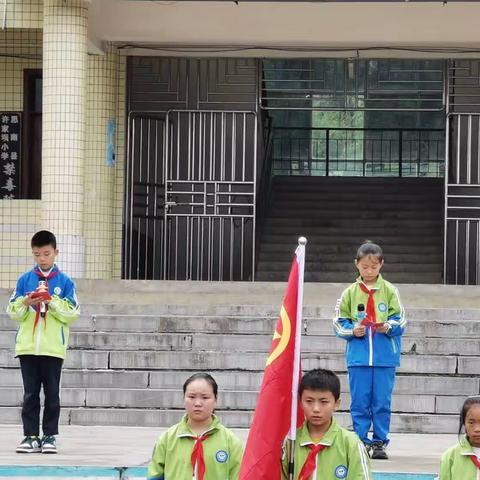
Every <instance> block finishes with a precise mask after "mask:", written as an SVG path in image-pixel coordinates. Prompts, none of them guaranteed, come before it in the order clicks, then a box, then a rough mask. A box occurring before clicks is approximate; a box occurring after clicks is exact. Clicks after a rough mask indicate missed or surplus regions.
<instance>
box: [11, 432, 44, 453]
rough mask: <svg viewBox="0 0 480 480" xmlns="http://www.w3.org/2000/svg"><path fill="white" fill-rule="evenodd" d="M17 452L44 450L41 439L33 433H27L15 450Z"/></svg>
mask: <svg viewBox="0 0 480 480" xmlns="http://www.w3.org/2000/svg"><path fill="white" fill-rule="evenodd" d="M15 451H16V452H17V453H38V452H41V451H42V448H41V446H40V439H39V438H38V437H35V436H33V435H27V436H26V437H25V438H24V439H23V440H22V441H21V443H20V445H19V446H18V447H17V449H16V450H15Z"/></svg>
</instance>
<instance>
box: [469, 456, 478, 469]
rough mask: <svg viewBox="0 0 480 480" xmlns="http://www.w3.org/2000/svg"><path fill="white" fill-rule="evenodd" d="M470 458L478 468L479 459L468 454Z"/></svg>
mask: <svg viewBox="0 0 480 480" xmlns="http://www.w3.org/2000/svg"><path fill="white" fill-rule="evenodd" d="M469 457H470V460H471V461H472V462H473V464H474V465H475V466H476V467H477V468H478V469H479V470H480V460H478V458H477V456H476V455H469Z"/></svg>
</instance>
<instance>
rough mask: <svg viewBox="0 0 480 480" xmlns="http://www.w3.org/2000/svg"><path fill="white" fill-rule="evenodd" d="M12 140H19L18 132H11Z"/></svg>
mask: <svg viewBox="0 0 480 480" xmlns="http://www.w3.org/2000/svg"><path fill="white" fill-rule="evenodd" d="M10 141H11V142H18V133H11V134H10Z"/></svg>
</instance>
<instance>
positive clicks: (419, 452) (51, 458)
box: [0, 425, 457, 478]
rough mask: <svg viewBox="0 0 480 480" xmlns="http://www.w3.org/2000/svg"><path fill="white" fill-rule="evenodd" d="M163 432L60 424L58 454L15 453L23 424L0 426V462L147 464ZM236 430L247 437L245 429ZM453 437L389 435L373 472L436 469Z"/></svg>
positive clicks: (34, 463) (44, 464) (33, 463)
mask: <svg viewBox="0 0 480 480" xmlns="http://www.w3.org/2000/svg"><path fill="white" fill-rule="evenodd" d="M163 431H164V429H161V428H159V429H158V430H155V429H152V428H145V427H84V426H62V427H61V435H60V436H59V437H58V441H57V445H58V449H59V453H58V454H57V455H42V454H17V453H15V447H16V445H17V443H18V442H20V440H21V439H22V430H21V427H20V426H18V425H0V432H1V435H0V466H13V465H22V466H26V465H36V466H47V465H62V466H100V467H102V466H104V467H140V466H146V465H147V464H148V462H149V458H150V454H151V452H152V448H153V445H154V443H155V440H156V438H157V437H158V435H159V434H160V433H162V432H163ZM234 431H235V432H236V433H237V434H238V436H239V437H240V438H241V439H242V440H243V441H246V439H247V435H248V430H246V429H234ZM456 441H457V436H456V435H417V434H392V435H391V444H390V447H389V449H388V453H389V455H390V460H388V461H379V460H376V461H373V462H372V463H373V471H375V472H395V473H399V472H406V473H437V472H438V466H439V461H440V456H441V454H442V452H443V451H445V450H446V449H447V448H448V447H449V446H451V445H453V444H454V443H455V442H456ZM0 478H1V476H0Z"/></svg>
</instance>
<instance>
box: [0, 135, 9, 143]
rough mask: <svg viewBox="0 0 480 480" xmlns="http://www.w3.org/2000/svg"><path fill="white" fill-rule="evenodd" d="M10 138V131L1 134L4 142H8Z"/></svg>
mask: <svg viewBox="0 0 480 480" xmlns="http://www.w3.org/2000/svg"><path fill="white" fill-rule="evenodd" d="M9 138H10V137H9V136H8V133H2V134H0V140H1V141H2V142H8V139H9Z"/></svg>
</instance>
